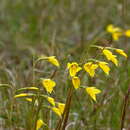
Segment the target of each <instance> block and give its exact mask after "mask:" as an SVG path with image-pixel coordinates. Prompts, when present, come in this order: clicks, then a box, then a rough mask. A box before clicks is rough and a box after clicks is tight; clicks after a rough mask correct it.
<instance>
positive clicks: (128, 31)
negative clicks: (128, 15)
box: [125, 29, 130, 37]
mask: <svg viewBox="0 0 130 130" xmlns="http://www.w3.org/2000/svg"><path fill="white" fill-rule="evenodd" d="M125 35H126V36H127V37H130V29H129V30H126V31H125Z"/></svg>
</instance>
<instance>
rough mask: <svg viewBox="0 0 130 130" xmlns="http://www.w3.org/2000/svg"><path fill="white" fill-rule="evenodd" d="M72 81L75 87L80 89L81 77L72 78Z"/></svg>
mask: <svg viewBox="0 0 130 130" xmlns="http://www.w3.org/2000/svg"><path fill="white" fill-rule="evenodd" d="M72 83H73V86H74V88H75V89H78V88H79V86H80V79H79V77H77V76H75V77H73V78H72Z"/></svg>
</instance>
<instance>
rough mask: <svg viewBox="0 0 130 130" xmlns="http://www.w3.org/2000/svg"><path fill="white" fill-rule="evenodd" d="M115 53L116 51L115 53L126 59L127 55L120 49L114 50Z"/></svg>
mask: <svg viewBox="0 0 130 130" xmlns="http://www.w3.org/2000/svg"><path fill="white" fill-rule="evenodd" d="M115 51H116V52H117V53H119V54H120V55H122V56H124V57H125V58H127V57H128V56H127V54H126V53H125V52H124V51H123V50H121V49H115Z"/></svg>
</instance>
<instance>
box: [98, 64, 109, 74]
mask: <svg viewBox="0 0 130 130" xmlns="http://www.w3.org/2000/svg"><path fill="white" fill-rule="evenodd" d="M107 64H108V63H106V62H99V66H100V68H101V69H102V70H103V71H104V72H105V73H106V74H107V75H109V71H110V68H109V66H108V65H107Z"/></svg>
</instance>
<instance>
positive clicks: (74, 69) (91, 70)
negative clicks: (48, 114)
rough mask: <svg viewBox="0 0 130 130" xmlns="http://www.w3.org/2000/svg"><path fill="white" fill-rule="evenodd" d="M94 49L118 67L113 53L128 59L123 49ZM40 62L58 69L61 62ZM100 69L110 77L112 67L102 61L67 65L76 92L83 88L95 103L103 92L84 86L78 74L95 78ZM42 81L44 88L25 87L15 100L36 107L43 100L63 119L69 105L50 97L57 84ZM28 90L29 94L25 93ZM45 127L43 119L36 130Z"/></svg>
mask: <svg viewBox="0 0 130 130" xmlns="http://www.w3.org/2000/svg"><path fill="white" fill-rule="evenodd" d="M112 29H115V32H117V31H119V30H120V29H119V28H113V26H112V27H109V28H108V30H109V31H112ZM113 32H114V31H113ZM115 32H114V33H115ZM93 47H96V48H98V49H100V50H101V54H102V55H103V56H105V57H106V59H107V60H108V61H111V62H112V63H114V64H115V65H116V66H118V64H119V63H118V59H117V55H115V54H113V52H115V53H118V54H120V55H122V56H124V57H125V58H127V57H128V56H127V54H126V53H125V52H124V51H123V50H121V49H117V48H111V47H102V46H93ZM39 60H45V61H48V62H50V63H51V64H52V65H54V66H56V67H60V64H59V61H58V60H57V59H56V57H55V56H50V57H46V56H41V57H39V58H38V59H37V60H36V62H38V61H39ZM98 68H100V69H102V71H103V72H104V73H105V74H106V75H109V73H110V67H109V65H108V63H107V62H106V61H100V60H97V59H88V61H87V62H86V63H84V64H83V65H80V64H78V63H77V62H71V63H68V64H67V69H68V70H69V77H70V78H71V81H72V85H73V87H74V88H75V90H77V89H79V88H83V89H84V90H85V92H87V93H88V95H89V96H90V97H91V98H92V99H93V100H94V101H96V95H97V94H99V93H101V90H99V89H97V88H96V87H95V86H89V85H88V86H87V85H86V86H82V85H81V81H80V76H79V75H78V73H79V72H80V71H82V70H85V71H86V72H87V73H88V75H89V76H90V77H91V78H93V77H94V76H95V74H96V70H97V69H98ZM40 81H41V84H42V86H43V87H42V88H40V87H35V86H33V87H24V88H21V89H18V90H17V91H16V95H15V96H14V98H20V97H24V98H25V99H26V101H28V102H30V103H35V105H36V106H39V104H40V103H39V97H40V98H43V99H45V100H46V101H47V102H48V103H49V105H44V107H47V108H48V109H51V110H52V111H53V112H54V113H56V114H57V115H58V116H59V117H62V115H64V111H65V109H66V106H67V105H68V104H67V103H66V104H67V105H66V104H64V103H61V102H56V101H55V99H54V98H53V97H51V96H50V94H51V93H52V92H53V91H54V88H55V87H56V82H55V81H54V80H53V79H51V78H41V79H40ZM41 89H45V91H46V92H47V94H46V95H44V94H43V91H42V90H41ZM26 90H27V92H25V91H26ZM21 91H22V92H21ZM30 91H31V92H30ZM33 97H35V98H33ZM43 125H46V124H45V123H44V122H43V121H42V120H41V119H38V120H37V122H36V130H39V129H40V128H41V127H42V126H43Z"/></svg>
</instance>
